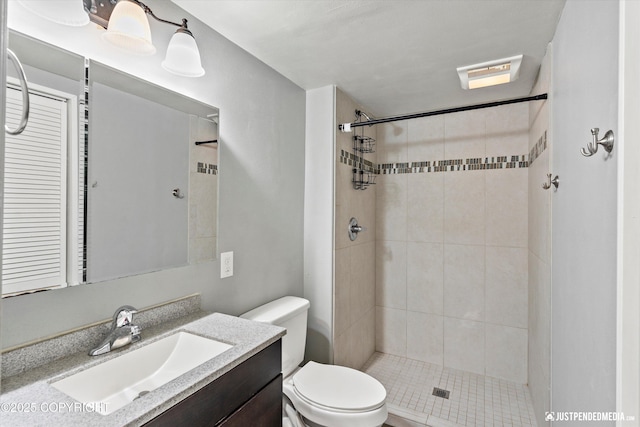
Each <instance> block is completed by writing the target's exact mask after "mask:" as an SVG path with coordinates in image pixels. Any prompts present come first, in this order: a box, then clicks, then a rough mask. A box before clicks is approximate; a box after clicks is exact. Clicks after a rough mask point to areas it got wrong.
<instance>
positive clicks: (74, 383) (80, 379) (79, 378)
mask: <svg viewBox="0 0 640 427" xmlns="http://www.w3.org/2000/svg"><path fill="white" fill-rule="evenodd" d="M231 347H232V346H231V345H229V344H226V343H223V342H219V341H216V340H212V339H208V338H203V337H200V336H198V335H193V334H190V333H188V332H178V333H176V334H173V335H171V336H168V337H166V338H163V339H161V340H158V341H156V342H154V343H151V344H149V345H146V346H144V347H141V348H139V349H137V350H134V351H131V352H129V353H126V354H123V355H122V356H120V357H116V358H114V359H111V360H109V361H108V362H105V363H102V364H100V365H97V366H94V367H92V368H89V369H86V370H84V371H81V372H78V373H77V374H74V375H71V376H69V377H67V378H65V379H63V380H60V381H56V382H54V383H51V385H52V386H53V387H55V388H57V389H58V390H60V391H62V392H63V393H65V394H67V395H68V396H70V397H72V398H74V399H76V400H77V401H79V402H82V403H92V404H94V406H95V409H96V412H99V413H100V414H102V415H108V414H110V413H112V412H114V411H116V410H118V409H120V408H122V407H123V406H125V405H126V404H128V403H130V402H132V401H133V400H134V399H136V398H138V397H140V396H142V395H145V394H147V393H148V392H150V391H152V390H155V389H156V388H158V387H160V386H161V385H163V384H166V383H168V382H169V381H171V380H173V379H175V378H177V377H179V376H180V375H182V374H184V373H186V372H188V371H189V370H191V369H193V368H195V367H196V366H198V365H201V364H203V363H204V362H206V361H208V360H209V359H212V358H213V357H215V356H217V355H219V354H221V353H223V352H225V351H226V350H228V349H230V348H231ZM98 403H99V404H98Z"/></svg>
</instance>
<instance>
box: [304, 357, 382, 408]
mask: <svg viewBox="0 0 640 427" xmlns="http://www.w3.org/2000/svg"><path fill="white" fill-rule="evenodd" d="M293 386H294V387H295V389H296V391H297V392H298V393H299V394H300V395H301V396H302V397H304V398H305V399H307V400H308V401H310V402H312V403H315V404H317V405H321V406H324V407H328V408H333V409H337V410H343V411H344V410H346V411H367V410H372V409H376V408H379V407H380V406H381V405H382V404H383V403H384V401H385V399H386V397H387V391H386V390H385V389H384V387H383V386H382V384H380V382H379V381H378V380H376V379H375V378H373V377H370V376H369V375H367V374H365V373H363V372H360V371H356V370H355V369H351V368H347V367H344V366H335V365H324V364H321V363H316V362H309V363H307V364H306V365H305V366H304V367H302V368H301V369H300V370H299V371H298V372H296V374H295V375H294V376H293Z"/></svg>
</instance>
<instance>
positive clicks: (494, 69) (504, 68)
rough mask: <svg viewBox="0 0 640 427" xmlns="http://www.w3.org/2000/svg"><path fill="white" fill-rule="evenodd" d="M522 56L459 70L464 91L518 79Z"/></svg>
mask: <svg viewBox="0 0 640 427" xmlns="http://www.w3.org/2000/svg"><path fill="white" fill-rule="evenodd" d="M521 63H522V55H517V56H512V57H510V58H502V59H496V60H494V61H488V62H483V63H480V64H474V65H466V66H464V67H459V68H457V70H458V76H459V77H460V85H461V86H462V89H478V88H481V87H488V86H495V85H501V84H504V83H510V82H512V81H514V80H517V79H518V76H519V75H520V64H521Z"/></svg>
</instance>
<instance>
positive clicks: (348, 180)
mask: <svg viewBox="0 0 640 427" xmlns="http://www.w3.org/2000/svg"><path fill="white" fill-rule="evenodd" d="M356 109H359V110H363V111H366V109H364V108H363V107H362V106H360V105H358V104H357V103H355V102H354V101H353V100H351V99H350V98H349V97H348V96H346V95H345V94H344V93H343V92H342V91H341V90H339V89H337V90H336V122H337V123H346V122H353V121H354V119H355V110H356ZM362 132H364V134H365V135H366V136H370V137H372V138H374V139H377V136H376V132H377V131H376V127H375V126H372V127H362V128H358V135H361V134H362ZM353 135H354V134H353V133H342V132H336V146H335V155H336V159H335V193H334V194H335V199H334V201H335V211H334V212H335V218H334V221H335V228H334V229H335V234H334V239H335V240H334V268H335V270H334V283H333V298H334V305H333V308H334V314H333V317H334V319H333V321H334V325H333V337H332V338H333V346H332V347H333V359H334V363H339V364H343V365H346V366H350V367H353V368H356V369H357V368H360V367H361V366H362V365H363V364H364V362H365V361H366V360H367V359H368V358H369V357H370V356H371V355H372V354H373V352H374V351H375V301H376V296H375V288H376V279H375V261H376V257H375V252H376V248H375V245H376V243H375V239H376V236H375V234H376V186H375V185H372V186H370V187H369V188H367V189H366V190H365V191H360V190H355V189H354V188H353V171H352V170H353V166H352V165H348V164H345V163H341V159H345V158H349V159H351V158H352V156H353V142H354V141H353ZM345 154H346V155H345ZM359 157H364V159H365V160H366V161H367V162H371V163H372V164H373V163H375V162H376V153H367V154H364V155H362V154H361V153H359ZM352 217H355V218H357V219H358V223H359V224H360V225H362V226H364V227H366V230H365V231H363V232H362V233H359V235H358V238H357V239H356V240H355V241H351V240H350V239H349V237H348V233H347V227H348V224H349V220H350V219H351V218H352Z"/></svg>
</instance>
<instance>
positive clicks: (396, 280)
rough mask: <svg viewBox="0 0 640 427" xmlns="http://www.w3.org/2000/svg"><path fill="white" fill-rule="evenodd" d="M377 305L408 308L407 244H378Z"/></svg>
mask: <svg viewBox="0 0 640 427" xmlns="http://www.w3.org/2000/svg"><path fill="white" fill-rule="evenodd" d="M376 305H378V306H381V307H388V308H396V309H402V310H406V308H407V243H406V242H387V241H378V242H377V244H376Z"/></svg>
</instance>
